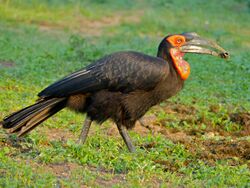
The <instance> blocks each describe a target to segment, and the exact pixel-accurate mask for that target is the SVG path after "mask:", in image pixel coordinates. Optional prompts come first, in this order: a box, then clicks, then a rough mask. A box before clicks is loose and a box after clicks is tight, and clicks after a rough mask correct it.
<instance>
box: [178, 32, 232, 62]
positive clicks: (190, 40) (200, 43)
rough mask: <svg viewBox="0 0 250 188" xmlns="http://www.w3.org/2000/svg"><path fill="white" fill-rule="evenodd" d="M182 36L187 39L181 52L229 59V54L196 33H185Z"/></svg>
mask: <svg viewBox="0 0 250 188" xmlns="http://www.w3.org/2000/svg"><path fill="white" fill-rule="evenodd" d="M182 35H183V36H184V37H185V38H186V43H185V44H184V45H183V46H181V47H180V51H181V52H184V53H198V54H209V55H213V56H217V57H221V58H225V59H227V58H229V53H228V52H227V51H226V50H224V49H223V48H222V47H220V46H219V45H218V44H217V43H216V42H214V41H210V40H207V39H203V38H201V37H200V36H199V35H197V34H196V33H183V34H182Z"/></svg>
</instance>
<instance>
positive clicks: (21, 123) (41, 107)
mask: <svg viewBox="0 0 250 188" xmlns="http://www.w3.org/2000/svg"><path fill="white" fill-rule="evenodd" d="M66 102H67V100H66V98H52V99H48V100H47V99H44V100H40V101H38V102H37V103H35V104H33V105H31V106H28V107H26V108H24V109H22V110H19V111H17V112H15V113H13V114H11V115H10V116H7V117H6V118H4V120H3V121H2V126H3V128H6V129H9V132H10V133H14V132H18V136H22V135H24V134H26V133H28V132H29V131H31V130H32V129H34V128H35V127H36V126H37V125H39V124H40V123H42V122H43V121H45V120H46V119H47V118H49V117H50V116H52V115H54V114H55V113H57V112H58V111H60V110H61V109H63V108H64V107H65V106H66Z"/></svg>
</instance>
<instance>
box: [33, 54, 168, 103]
mask: <svg viewBox="0 0 250 188" xmlns="http://www.w3.org/2000/svg"><path fill="white" fill-rule="evenodd" d="M168 74H169V66H168V63H167V62H166V61H164V60H163V59H160V58H157V57H152V56H148V55H145V54H141V53H138V52H117V53H114V54H111V55H108V56H105V57H104V58H102V59H100V60H98V61H97V62H95V63H93V64H90V65H89V66H87V67H86V68H85V69H82V70H79V71H77V72H75V73H73V74H71V75H69V76H67V77H65V78H63V79H61V80H59V81H57V82H55V83H54V84H52V85H50V86H49V87H47V88H45V89H44V90H43V91H41V92H40V93H39V94H38V96H39V97H42V98H44V97H65V96H69V95H73V94H77V93H89V92H96V91H99V90H102V89H107V90H110V91H120V92H130V91H134V90H136V89H140V90H150V89H152V88H154V87H155V86H156V85H157V83H158V82H159V81H160V80H161V79H163V78H164V77H166V76H167V75H168Z"/></svg>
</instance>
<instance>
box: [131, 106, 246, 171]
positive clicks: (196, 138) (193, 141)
mask: <svg viewBox="0 0 250 188" xmlns="http://www.w3.org/2000/svg"><path fill="white" fill-rule="evenodd" d="M157 108H161V110H162V109H163V110H164V112H166V113H167V114H173V115H174V116H175V117H176V119H177V120H178V121H179V125H181V124H182V123H183V122H184V121H185V122H186V123H190V124H196V125H198V126H199V125H201V124H202V123H206V124H207V125H209V124H212V122H208V121H209V119H207V118H205V117H202V116H201V117H198V116H196V113H197V112H198V111H197V110H196V109H195V108H194V107H192V106H191V107H189V106H184V105H182V104H171V103H168V104H167V105H166V106H164V107H157ZM156 110H157V109H156ZM210 111H211V112H212V113H218V112H220V109H219V108H217V106H211V107H210ZM228 117H230V121H232V122H233V123H237V124H238V125H240V126H241V127H242V129H241V131H238V132H233V131H231V132H228V131H226V130H224V129H223V126H222V127H220V126H218V127H214V126H211V127H209V126H208V127H207V128H205V129H199V128H191V129H179V128H178V129H176V128H167V127H166V126H165V125H166V123H170V122H171V121H176V119H171V118H170V119H168V118H166V119H161V120H160V121H159V120H158V119H157V117H154V118H152V117H149V118H147V116H145V117H143V118H142V119H141V120H140V121H141V122H142V123H141V124H140V123H137V124H136V127H135V131H136V132H138V133H139V134H141V135H145V134H148V133H149V132H151V133H152V134H155V133H156V134H159V133H160V134H162V135H164V136H165V137H166V138H167V139H169V140H171V141H173V142H174V143H180V144H183V145H184V146H185V148H186V149H187V150H188V151H189V152H190V153H191V155H192V156H194V158H195V159H200V160H203V161H204V162H206V163H208V164H210V165H214V164H215V163H216V162H217V161H220V160H225V161H227V163H228V164H229V165H232V166H233V165H239V164H247V165H248V166H249V168H250V162H249V160H250V142H249V141H248V140H244V139H245V136H249V135H250V124H249V122H250V118H249V117H250V116H249V113H248V112H239V113H233V114H231V113H228ZM141 125H143V126H141ZM138 127H141V128H138ZM146 129H147V130H146ZM241 137H242V139H239V138H241ZM156 144H157V143H154V142H152V143H148V144H146V145H145V146H143V147H144V148H145V149H150V148H153V147H155V145H156ZM155 162H156V163H158V164H161V165H163V166H165V167H166V169H167V170H172V171H175V170H177V168H179V167H178V166H176V164H175V163H171V162H170V161H155Z"/></svg>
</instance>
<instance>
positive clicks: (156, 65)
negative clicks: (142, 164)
mask: <svg viewBox="0 0 250 188" xmlns="http://www.w3.org/2000/svg"><path fill="white" fill-rule="evenodd" d="M185 35H186V36H188V37H189V39H188V40H192V39H190V36H193V38H194V37H197V36H198V35H192V33H187V34H183V35H182V36H183V37H185ZM172 36H173V35H170V36H167V37H165V38H164V39H163V40H162V42H161V43H160V45H159V48H158V53H157V57H153V56H149V55H145V54H142V53H138V52H133V51H128V52H116V53H113V54H111V55H107V56H105V57H103V58H101V59H99V60H97V61H96V62H94V63H92V64H90V65H89V66H87V67H85V68H84V69H82V70H79V71H77V72H75V73H72V74H70V75H69V76H67V77H65V78H63V79H61V80H59V81H57V82H55V83H54V84H52V85H50V86H48V87H47V88H45V89H44V90H43V91H41V92H40V93H39V94H38V96H39V99H38V101H37V102H36V103H35V104H33V105H31V106H29V107H26V108H24V109H22V110H20V111H18V112H15V113H13V114H11V115H10V116H8V117H6V118H4V120H3V121H2V125H3V128H7V129H10V131H9V132H10V133H15V132H16V133H17V134H18V135H19V136H22V135H25V134H26V133H28V132H29V131H31V130H32V129H33V128H34V127H36V126H37V125H39V124H40V123H41V122H43V121H44V120H46V119H47V118H49V117H50V116H52V115H54V114H55V113H57V112H58V111H60V110H61V109H63V108H64V107H69V108H70V109H73V110H75V111H77V112H81V113H86V114H87V117H86V120H85V123H84V126H83V130H82V133H81V137H80V141H82V142H84V141H85V139H86V137H87V134H88V130H89V128H90V125H91V122H92V121H97V122H99V123H101V122H103V121H105V120H107V119H109V118H110V119H112V120H113V121H114V122H115V123H116V124H117V126H118V129H119V132H120V134H121V136H122V137H123V139H124V141H125V143H126V145H127V146H128V148H129V150H130V151H134V150H135V148H134V146H133V145H132V142H131V140H130V138H129V136H128V134H127V132H126V129H129V128H132V127H133V126H134V125H135V122H136V121H137V120H138V119H140V118H141V117H142V116H143V115H144V114H145V113H146V112H147V111H148V109H149V108H150V107H152V106H154V105H156V104H158V103H159V102H161V101H163V100H165V99H167V98H169V97H171V96H173V95H175V94H176V93H177V92H178V91H179V90H181V89H182V87H183V84H184V80H183V78H182V77H181V76H180V73H178V71H177V68H176V64H175V63H174V62H175V61H174V59H173V57H172V56H171V54H170V49H172V48H175V49H178V50H180V46H175V44H174V43H173V42H172V40H173V39H172V38H170V39H171V40H170V39H169V37H172ZM178 36H179V35H176V37H178ZM191 38H192V37H191ZM183 45H184V44H183ZM186 49H187V48H185V50H186ZM192 52H193V51H192ZM179 59H180V58H179Z"/></svg>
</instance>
